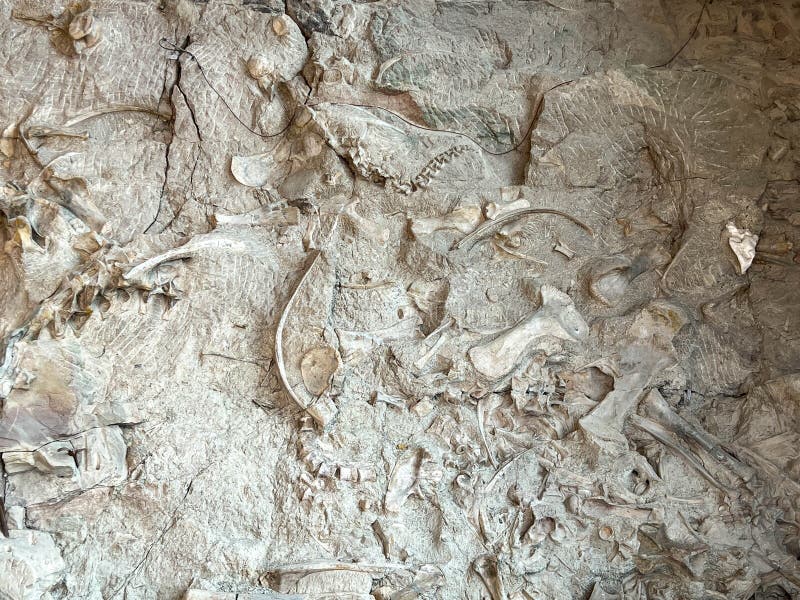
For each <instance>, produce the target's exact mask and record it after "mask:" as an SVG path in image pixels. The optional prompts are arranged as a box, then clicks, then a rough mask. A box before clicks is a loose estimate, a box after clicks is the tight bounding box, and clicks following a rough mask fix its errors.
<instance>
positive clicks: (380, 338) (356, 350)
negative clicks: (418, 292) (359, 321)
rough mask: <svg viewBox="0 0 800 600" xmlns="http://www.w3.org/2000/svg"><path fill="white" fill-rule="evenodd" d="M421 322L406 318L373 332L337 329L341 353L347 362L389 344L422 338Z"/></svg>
mask: <svg viewBox="0 0 800 600" xmlns="http://www.w3.org/2000/svg"><path fill="white" fill-rule="evenodd" d="M419 325H420V320H419V317H418V316H416V315H413V316H410V317H405V318H404V319H401V320H400V321H397V322H396V323H395V324H393V325H390V326H389V327H384V328H381V329H373V330H372V331H348V330H346V329H335V331H336V335H337V336H338V338H339V351H340V352H341V355H342V358H343V360H344V361H345V362H348V361H352V360H355V359H357V358H360V357H362V356H365V355H367V354H369V352H371V351H372V350H374V349H375V348H377V347H379V346H382V345H383V344H386V343H388V342H393V341H398V340H407V339H415V338H417V337H419V336H420V333H419Z"/></svg>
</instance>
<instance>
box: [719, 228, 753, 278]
mask: <svg viewBox="0 0 800 600" xmlns="http://www.w3.org/2000/svg"><path fill="white" fill-rule="evenodd" d="M725 228H726V229H727V230H728V245H729V246H730V247H731V250H733V253H734V254H735V255H736V259H737V260H738V261H739V272H740V273H741V274H742V275H744V274H745V273H746V272H747V269H749V268H750V265H752V264H753V259H754V258H755V257H756V245H757V244H758V236H757V235H755V234H754V233H752V232H751V231H750V230H749V229H739V228H738V227H736V225H735V224H734V223H728V224H727V225H725Z"/></svg>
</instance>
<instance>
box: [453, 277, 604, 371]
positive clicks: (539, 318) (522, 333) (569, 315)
mask: <svg viewBox="0 0 800 600" xmlns="http://www.w3.org/2000/svg"><path fill="white" fill-rule="evenodd" d="M541 296H542V305H541V307H540V308H539V310H537V311H535V312H533V313H532V314H531V315H529V316H528V317H526V318H525V319H523V320H522V321H520V322H519V323H518V324H517V325H515V326H513V327H512V328H511V329H508V330H506V331H505V332H503V333H501V334H500V335H499V336H497V337H496V338H494V339H493V340H491V341H489V342H486V343H484V344H480V345H478V346H474V347H473V348H471V349H470V350H469V358H470V360H471V361H472V364H473V365H474V366H475V369H476V370H477V371H478V372H479V373H480V374H481V375H483V376H485V377H487V378H488V379H492V380H494V379H499V378H500V377H503V376H505V375H508V374H509V373H510V372H511V371H512V370H513V369H514V367H516V366H517V364H518V363H519V361H520V360H521V359H522V357H523V356H524V355H525V353H526V352H527V351H528V348H529V347H530V345H531V343H532V342H533V341H534V340H536V339H537V338H541V337H544V336H553V337H557V338H559V339H563V340H571V341H577V340H580V339H582V338H583V337H585V336H586V334H587V333H588V329H589V328H588V326H587V325H586V322H585V321H584V320H583V317H582V316H581V315H580V313H579V312H578V309H577V308H575V304H574V303H573V302H572V299H571V298H570V297H569V296H568V295H567V294H565V293H564V292H562V291H560V290H558V289H556V288H554V287H552V286H550V285H544V286H542V289H541Z"/></svg>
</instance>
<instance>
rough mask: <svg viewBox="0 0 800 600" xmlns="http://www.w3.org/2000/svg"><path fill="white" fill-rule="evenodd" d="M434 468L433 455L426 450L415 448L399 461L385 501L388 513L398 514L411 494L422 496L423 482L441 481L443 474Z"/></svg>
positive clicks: (392, 475) (395, 466)
mask: <svg viewBox="0 0 800 600" xmlns="http://www.w3.org/2000/svg"><path fill="white" fill-rule="evenodd" d="M432 467H433V465H432V462H431V455H430V454H429V453H428V451H427V450H425V449H424V448H415V449H414V450H413V451H411V452H410V453H409V454H408V455H407V456H406V457H405V458H402V459H400V460H398V461H397V462H396V463H395V465H394V468H393V469H392V474H391V476H390V478H389V485H388V487H387V489H386V496H385V498H384V501H383V507H384V508H385V509H386V510H387V512H398V511H399V510H400V509H401V508H402V507H403V504H405V502H406V500H408V498H409V496H411V494H418V495H421V492H420V488H419V485H420V482H421V481H422V480H432V481H438V480H439V479H441V477H442V472H441V471H440V470H437V469H435V468H432Z"/></svg>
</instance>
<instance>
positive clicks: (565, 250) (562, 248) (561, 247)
mask: <svg viewBox="0 0 800 600" xmlns="http://www.w3.org/2000/svg"><path fill="white" fill-rule="evenodd" d="M553 250H554V251H555V252H560V253H561V254H563V255H564V256H566V257H567V260H572V259H573V258H575V251H574V250H573V249H572V248H570V247H569V246H567V245H566V244H565V243H564V242H562V241H561V240H556V243H555V245H554V246H553Z"/></svg>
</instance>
